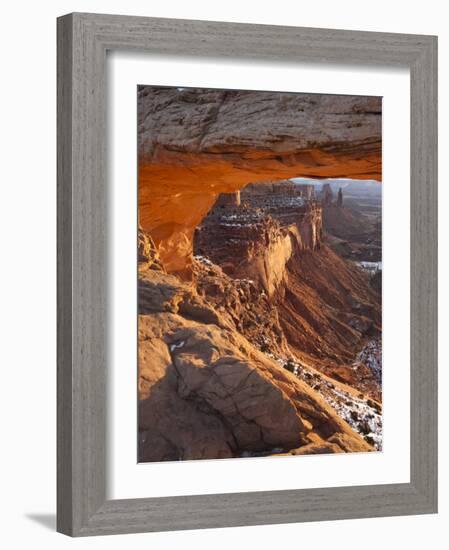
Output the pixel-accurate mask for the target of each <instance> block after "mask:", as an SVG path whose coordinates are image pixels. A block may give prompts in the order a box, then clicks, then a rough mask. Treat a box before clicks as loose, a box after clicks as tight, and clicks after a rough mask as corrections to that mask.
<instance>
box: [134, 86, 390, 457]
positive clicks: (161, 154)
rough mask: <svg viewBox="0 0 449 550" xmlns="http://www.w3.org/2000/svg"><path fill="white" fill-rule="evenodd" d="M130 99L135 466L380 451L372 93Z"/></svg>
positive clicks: (179, 92) (173, 92)
mask: <svg viewBox="0 0 449 550" xmlns="http://www.w3.org/2000/svg"><path fill="white" fill-rule="evenodd" d="M138 99H139V102H138V105H139V109H138V112H139V232H138V285H139V286H138V290H139V292H138V296H139V320H138V338H139V345H138V352H139V353H138V355H139V377H138V390H139V449H138V457H139V461H141V462H145V461H164V460H187V459H199V458H231V457H253V456H267V455H269V456H278V455H279V456H283V455H301V454H319V453H341V452H369V451H374V450H380V449H381V448H382V363H381V354H382V352H381V286H380V285H379V284H378V283H377V284H376V282H375V278H376V277H377V279H379V271H377V270H375V269H374V268H373V267H372V264H373V262H371V261H370V260H373V258H377V257H378V255H379V253H380V252H379V251H380V248H379V247H380V246H381V240H380V233H379V228H380V225H379V223H378V221H379V216H378V214H377V213H376V214H375V215H373V216H372V217H371V218H369V216H368V215H366V214H365V213H360V212H359V211H358V210H357V208H354V207H353V205H352V206H351V205H345V204H343V203H344V200H345V199H344V193H342V191H341V190H340V191H339V192H338V195H337V196H336V197H335V196H333V194H332V193H330V192H329V189H330V187H329V188H328V187H326V184H324V183H323V184H322V186H321V188H320V187H319V186H318V185H313V184H311V183H300V182H297V181H294V180H291V179H288V178H289V177H291V176H297V175H298V174H301V176H303V175H306V176H307V177H309V178H311V177H312V178H317V177H329V176H330V177H334V176H335V177H337V176H338V177H350V178H353V177H357V178H359V179H361V180H362V179H372V178H379V179H380V170H381V160H380V151H381V141H380V113H381V105H380V99H379V98H365V97H363V98H360V97H354V96H321V95H313V94H280V93H274V92H240V91H220V90H190V89H183V88H181V89H177V88H158V87H147V86H145V87H139V91H138ZM298 121H299V122H298ZM305 127H306V129H307V131H306V132H305V131H304V128H305ZM323 128H325V129H326V131H323ZM378 185H380V184H378ZM368 222H369V223H368ZM342 228H343V233H342V231H341V229H342ZM344 231H346V233H344ZM366 235H370V238H369V239H367V238H365V237H366ZM380 278H381V271H380Z"/></svg>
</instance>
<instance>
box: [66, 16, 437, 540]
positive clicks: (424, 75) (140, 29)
mask: <svg viewBox="0 0 449 550" xmlns="http://www.w3.org/2000/svg"><path fill="white" fill-rule="evenodd" d="M436 44H437V41H436V37H432V36H421V35H405V34H391V33H370V32H356V31H342V30H330V29H305V28H298V27H278V26H270V25H246V24H237V23H218V22H206V21H187V20H175V19H152V18H142V17H125V16H117V15H97V14H95V15H94V14H70V15H67V16H64V17H62V18H60V19H59V20H58V510H57V512H58V527H57V528H58V531H60V532H62V533H66V534H68V535H72V536H83V535H99V534H113V533H128V532H139V531H164V530H175V529H194V528H210V527H229V526H237V525H261V524H268V523H288V522H299V521H318V520H330V519H343V518H360V517H373V516H393V515H404V514H423V513H432V512H435V511H436V509H437V462H436V461H437V401H436V396H437V356H436V349H437V345H436V343H437V272H436V264H437V173H436V163H437V143H436V140H437V121H436V114H437V100H436V93H437V87H436V75H437V53H436ZM110 49H114V50H123V49H128V50H129V49H131V50H136V51H139V52H153V53H163V54H170V55H177V56H200V57H206V56H207V57H209V58H210V57H212V58H223V57H227V58H231V59H232V58H251V59H254V61H255V62H257V60H258V59H260V60H267V59H270V60H276V61H278V62H279V63H286V62H288V63H294V62H298V61H313V62H317V61H320V62H326V63H338V64H346V63H359V64H360V63H361V64H370V65H371V64H378V65H390V66H407V67H409V68H410V71H411V259H412V261H411V480H410V483H407V484H392V485H373V486H360V487H342V488H327V489H304V490H291V491H270V492H252V493H233V494H225V495H196V496H184V497H166V498H154V499H129V500H115V501H107V500H106V451H105V449H106V408H107V403H106V391H105V388H106V382H107V364H108V356H107V349H108V346H107V323H108V309H107V295H108V288H107V280H108V279H107V261H108V254H107V246H108V211H107V197H108V189H107V174H106V112H105V111H106V74H105V73H106V62H105V61H106V52H107V50H110Z"/></svg>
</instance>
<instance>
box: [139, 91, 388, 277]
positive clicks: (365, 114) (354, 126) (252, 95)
mask: <svg viewBox="0 0 449 550" xmlns="http://www.w3.org/2000/svg"><path fill="white" fill-rule="evenodd" d="M138 94H139V97H138V124H139V133H138V135H139V220H140V223H141V225H142V227H143V228H144V229H145V230H146V231H148V232H149V233H151V235H152V237H153V239H154V241H155V244H156V246H157V248H158V251H159V254H160V256H161V259H162V260H163V262H164V265H165V266H166V269H167V270H168V271H169V272H179V273H181V274H184V275H186V276H188V275H189V273H191V269H190V268H191V264H192V238H193V232H194V229H195V227H196V226H197V225H198V224H199V223H200V221H201V220H202V219H203V217H204V216H205V215H206V213H207V212H208V210H209V209H210V208H211V206H212V205H213V204H214V202H215V200H216V198H217V196H218V194H219V193H222V192H226V193H229V192H234V191H236V190H239V189H241V188H242V187H244V186H246V185H247V184H248V183H251V182H258V181H266V180H268V179H277V180H279V179H283V178H288V177H294V176H311V177H344V176H346V177H353V178H361V179H364V178H366V179H368V178H376V179H381V178H380V174H381V99H380V98H377V97H359V96H332V95H313V94H289V93H277V92H251V91H233V90H230V91H229V90H228V91H224V90H201V89H185V88H163V87H161V88H157V87H150V86H141V87H139V91H138ZM323 128H325V129H326V130H325V131H323Z"/></svg>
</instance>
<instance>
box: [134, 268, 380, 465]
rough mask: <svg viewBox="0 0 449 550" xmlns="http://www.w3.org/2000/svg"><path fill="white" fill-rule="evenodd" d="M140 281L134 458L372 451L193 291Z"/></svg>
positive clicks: (148, 273)
mask: <svg viewBox="0 0 449 550" xmlns="http://www.w3.org/2000/svg"><path fill="white" fill-rule="evenodd" d="M151 265H154V263H152V264H151ZM139 284H140V293H139V296H140V303H139V306H140V307H139V310H140V315H139V398H140V401H139V459H140V461H151V460H153V461H154V460H156V461H160V460H180V459H198V458H226V457H231V456H244V453H248V452H249V453H273V452H274V453H279V452H289V451H292V452H293V453H299V454H301V453H307V452H313V449H314V448H315V447H314V446H316V445H318V446H319V448H320V449H323V450H324V449H327V452H359V451H370V450H372V446H371V445H369V444H368V443H366V442H365V441H364V440H363V438H362V437H361V436H359V435H358V434H356V433H355V432H354V431H353V430H352V429H351V428H350V426H349V425H348V424H347V423H346V422H345V421H343V420H342V419H341V418H340V417H339V416H338V414H336V412H335V411H334V409H332V407H330V406H329V405H328V404H327V403H326V402H325V401H324V400H323V399H322V398H321V397H320V396H319V395H318V394H317V393H315V392H314V391H313V390H312V389H311V388H310V387H309V386H308V385H307V384H306V383H304V382H302V381H301V380H299V379H298V378H297V377H295V376H294V375H293V374H291V373H290V372H288V371H286V370H285V369H283V368H282V367H281V366H280V365H278V364H276V363H275V362H274V361H272V360H271V359H269V358H268V357H267V356H266V355H264V354H263V353H261V352H260V351H258V350H257V349H256V348H255V347H254V346H252V345H251V344H250V343H249V342H248V341H247V340H246V339H245V338H244V337H243V336H241V335H240V334H239V333H238V332H237V331H236V330H234V329H233V327H232V324H230V323H229V322H228V320H226V319H222V318H221V316H220V314H219V313H218V312H217V311H216V310H215V308H213V307H211V306H210V305H208V304H207V303H206V302H205V301H204V300H203V299H202V298H201V296H199V295H198V293H197V292H196V289H195V287H194V286H192V285H191V284H186V283H181V282H180V280H179V278H177V277H174V276H172V275H170V274H166V273H163V272H162V271H160V270H157V269H154V268H150V269H145V267H144V266H142V267H141V269H139ZM296 449H299V450H298V451H296Z"/></svg>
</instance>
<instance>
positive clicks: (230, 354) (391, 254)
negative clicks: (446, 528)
mask: <svg viewBox="0 0 449 550" xmlns="http://www.w3.org/2000/svg"><path fill="white" fill-rule="evenodd" d="M436 76H437V56H436V38H435V37H431V36H421V35H401V34H386V33H368V32H356V31H343V30H327V29H307V28H297V27H275V26H267V25H247V24H231V23H215V22H206V21H187V20H170V19H152V18H140V17H125V16H116V15H98V14H70V15H67V16H64V17H61V18H60V19H58V530H59V531H60V532H63V533H66V534H69V535H72V536H84V535H100V534H115V533H129V532H141V531H163V530H178V529H194V528H210V527H225V526H238V525H258V524H267V523H288V522H300V521H317V520H329V519H343V518H361V517H375V516H386V515H404V514H422V513H434V512H436V510H437V463H436V460H437V431H436V427H437V401H436V396H437V393H436V384H437V372H436V338H437V336H436V334H437V326H436V311H437V310H436V297H437V280H436V261H437V249H436V238H437V233H436V231H437V229H436V220H437V217H436V207H437V197H436V160H437V150H436V131H437V124H436V113H437V105H436V93H437V91H436Z"/></svg>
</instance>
